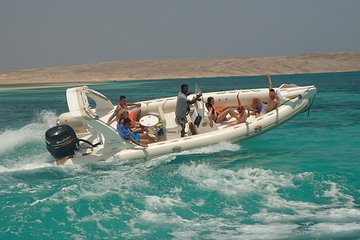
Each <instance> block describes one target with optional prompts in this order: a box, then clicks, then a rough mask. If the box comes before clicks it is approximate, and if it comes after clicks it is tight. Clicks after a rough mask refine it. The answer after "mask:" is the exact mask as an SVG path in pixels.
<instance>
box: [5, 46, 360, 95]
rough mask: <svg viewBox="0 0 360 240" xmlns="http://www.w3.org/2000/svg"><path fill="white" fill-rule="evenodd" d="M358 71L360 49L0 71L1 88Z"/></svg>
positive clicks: (116, 62)
mask: <svg viewBox="0 0 360 240" xmlns="http://www.w3.org/2000/svg"><path fill="white" fill-rule="evenodd" d="M352 71H360V53H357V52H339V53H320V54H303V55H296V56H275V57H224V58H205V59H163V60H142V61H115V62H104V63H97V64H83V65H73V66H65V67H51V68H38V69H24V70H16V71H0V86H1V87H2V88H17V87H20V86H21V85H32V84H35V85H49V86H52V85H59V84H64V83H66V84H68V83H92V82H94V83H95V82H108V81H115V80H116V81H121V80H158V79H173V78H203V77H230V76H258V75H265V74H267V73H270V74H274V75H279V74H300V73H324V72H352Z"/></svg>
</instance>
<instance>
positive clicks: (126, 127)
mask: <svg viewBox="0 0 360 240" xmlns="http://www.w3.org/2000/svg"><path fill="white" fill-rule="evenodd" d="M130 127H131V120H130V119H129V118H126V119H124V121H123V123H121V124H119V125H118V126H117V129H118V133H119V135H120V136H121V137H122V138H123V139H124V140H130V141H131V142H132V143H134V144H136V145H138V146H141V147H144V148H146V147H147V146H148V144H149V143H152V142H154V141H153V139H152V138H151V137H150V136H149V135H147V134H144V133H133V132H132V131H131V130H130Z"/></svg>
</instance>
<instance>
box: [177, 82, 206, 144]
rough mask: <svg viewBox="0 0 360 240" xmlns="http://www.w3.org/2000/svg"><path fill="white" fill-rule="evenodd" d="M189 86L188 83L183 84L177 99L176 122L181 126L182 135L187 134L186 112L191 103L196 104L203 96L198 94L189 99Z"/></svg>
mask: <svg viewBox="0 0 360 240" xmlns="http://www.w3.org/2000/svg"><path fill="white" fill-rule="evenodd" d="M188 91H189V86H188V85H187V84H182V85H181V91H180V92H179V94H178V97H177V100H176V111H175V122H176V123H177V124H178V125H180V126H181V137H184V136H185V124H186V113H187V110H188V108H189V106H190V105H191V104H194V103H195V102H196V101H197V100H199V99H200V97H201V96H202V94H201V93H199V94H197V95H196V97H195V98H193V99H192V100H188V99H187V95H188Z"/></svg>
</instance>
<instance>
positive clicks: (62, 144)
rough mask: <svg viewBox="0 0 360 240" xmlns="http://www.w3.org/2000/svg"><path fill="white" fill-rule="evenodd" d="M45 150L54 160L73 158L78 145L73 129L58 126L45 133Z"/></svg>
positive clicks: (67, 126)
mask: <svg viewBox="0 0 360 240" xmlns="http://www.w3.org/2000/svg"><path fill="white" fill-rule="evenodd" d="M45 140H46V148H47V150H48V151H49V152H50V153H51V155H52V156H53V157H54V158H55V159H60V158H63V157H68V156H73V155H74V154H75V150H76V149H77V145H78V143H79V140H78V138H77V137H76V134H75V131H74V129H72V128H71V127H70V126H69V125H58V126H55V127H52V128H50V129H49V130H47V131H46V133H45Z"/></svg>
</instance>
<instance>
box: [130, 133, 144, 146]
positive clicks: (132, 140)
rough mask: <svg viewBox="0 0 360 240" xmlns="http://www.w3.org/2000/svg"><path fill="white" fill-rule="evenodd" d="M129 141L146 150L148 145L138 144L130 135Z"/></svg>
mask: <svg viewBox="0 0 360 240" xmlns="http://www.w3.org/2000/svg"><path fill="white" fill-rule="evenodd" d="M129 140H130V141H131V142H132V143H134V144H136V145H138V146H140V147H143V148H146V147H147V144H143V143H141V142H137V141H136V140H135V139H134V138H133V136H132V135H131V134H130V135H129Z"/></svg>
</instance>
